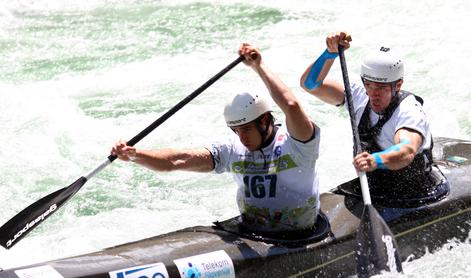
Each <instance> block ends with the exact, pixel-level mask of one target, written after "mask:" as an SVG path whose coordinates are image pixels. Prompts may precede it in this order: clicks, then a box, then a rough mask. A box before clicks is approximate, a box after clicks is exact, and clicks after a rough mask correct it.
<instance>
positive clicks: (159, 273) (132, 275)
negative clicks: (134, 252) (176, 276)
mask: <svg viewBox="0 0 471 278" xmlns="http://www.w3.org/2000/svg"><path fill="white" fill-rule="evenodd" d="M109 275H110V277H111V278H142V277H151V278H169V276H168V272H167V269H166V268H165V265H164V264H163V263H156V264H146V265H140V266H135V267H130V268H126V269H120V270H116V271H112V272H110V273H109Z"/></svg>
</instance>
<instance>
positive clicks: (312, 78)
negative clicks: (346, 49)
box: [304, 49, 339, 90]
mask: <svg viewBox="0 0 471 278" xmlns="http://www.w3.org/2000/svg"><path fill="white" fill-rule="evenodd" d="M337 56H339V54H338V53H330V52H329V51H328V50H327V49H326V50H325V51H324V52H323V53H322V55H321V56H319V58H317V60H316V61H315V62H314V64H313V65H312V66H311V69H310V70H309V73H308V74H307V76H306V80H305V81H304V86H305V87H306V88H307V89H309V90H314V89H315V88H317V87H319V86H320V85H321V84H322V81H323V80H319V81H317V78H318V77H319V74H320V73H321V70H322V68H323V67H324V64H325V61H327V59H335V58H337Z"/></svg>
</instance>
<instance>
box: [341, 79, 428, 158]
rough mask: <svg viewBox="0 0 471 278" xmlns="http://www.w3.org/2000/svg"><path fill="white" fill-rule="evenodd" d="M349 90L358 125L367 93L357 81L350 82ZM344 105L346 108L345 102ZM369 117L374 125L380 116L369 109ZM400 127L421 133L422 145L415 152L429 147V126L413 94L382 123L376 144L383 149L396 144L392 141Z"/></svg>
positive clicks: (366, 100)
mask: <svg viewBox="0 0 471 278" xmlns="http://www.w3.org/2000/svg"><path fill="white" fill-rule="evenodd" d="M351 91H352V100H353V107H354V111H355V118H356V122H357V125H358V124H359V123H360V119H361V115H362V114H363V111H364V110H365V107H366V105H367V103H368V95H367V94H366V90H365V88H364V87H363V86H362V85H361V84H358V83H353V84H352V86H351ZM345 107H346V108H347V109H348V104H347V103H346V102H345ZM369 117H370V122H371V123H372V125H375V124H376V123H377V122H378V121H379V117H380V116H379V115H378V114H376V113H375V112H374V111H373V110H371V112H370V115H369ZM401 128H409V129H412V130H414V131H416V132H418V133H420V134H421V135H422V146H421V147H420V149H419V150H418V152H417V153H420V152H422V150H423V149H429V148H430V145H431V142H432V134H431V132H430V126H429V123H428V120H427V117H426V116H425V113H424V111H423V109H422V105H421V104H420V103H419V102H418V101H417V100H416V99H415V97H414V96H413V95H410V96H408V97H406V98H405V99H404V100H403V101H402V102H401V103H400V105H399V106H398V107H397V109H396V110H395V111H394V113H393V114H392V116H391V118H390V119H389V120H388V121H387V122H386V123H385V124H384V126H383V128H382V129H381V132H380V134H379V135H378V138H377V141H376V143H377V144H378V146H379V147H381V149H383V150H384V149H387V148H389V147H391V146H394V145H396V143H394V135H395V134H396V132H397V131H398V130H399V129H401Z"/></svg>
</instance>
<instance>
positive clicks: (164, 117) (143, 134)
mask: <svg viewBox="0 0 471 278" xmlns="http://www.w3.org/2000/svg"><path fill="white" fill-rule="evenodd" d="M244 60H245V58H244V56H239V57H238V58H237V59H235V60H234V61H233V62H232V63H230V64H229V65H228V66H227V67H225V68H224V69H222V70H221V71H220V72H219V73H217V74H216V75H215V76H213V77H212V78H211V79H209V80H208V81H206V83H204V84H203V85H201V86H200V87H199V88H198V89H196V90H195V91H194V92H193V93H191V94H190V95H188V96H187V97H186V98H184V99H182V100H181V101H180V102H179V103H177V104H176V105H175V106H174V107H172V108H171V109H169V110H168V111H167V112H165V114H163V115H162V116H160V118H158V119H157V120H155V121H154V122H153V123H152V124H150V125H149V126H148V127H146V128H145V129H144V130H142V131H141V132H139V134H137V135H136V136H134V137H133V138H132V139H131V140H129V141H128V142H127V145H128V146H134V145H135V144H137V143H138V142H139V141H141V140H142V139H143V138H144V137H146V136H147V135H148V134H149V133H151V132H152V131H153V130H154V129H156V128H157V127H158V126H160V125H161V124H162V123H164V122H165V121H166V120H167V119H168V118H170V117H171V116H172V115H173V114H175V113H176V112H177V111H178V110H180V109H181V108H182V107H183V106H185V105H186V104H187V103H188V102H190V101H191V100H193V99H194V98H195V97H197V96H198V95H199V94H201V93H202V92H203V91H204V90H206V89H207V88H208V87H209V86H211V85H212V84H213V83H214V82H216V81H217V80H218V79H219V78H221V77H222V76H223V75H224V74H226V73H227V72H228V71H230V70H231V69H232V68H233V67H235V66H237V65H238V64H239V63H240V62H242V61H244ZM116 158H118V157H117V156H116V155H110V156H108V160H109V161H111V162H113V161H114V160H115V159H116Z"/></svg>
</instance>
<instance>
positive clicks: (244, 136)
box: [232, 122, 262, 152]
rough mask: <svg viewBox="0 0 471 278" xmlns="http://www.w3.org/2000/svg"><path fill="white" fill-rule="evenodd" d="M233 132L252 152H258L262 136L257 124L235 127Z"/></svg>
mask: <svg viewBox="0 0 471 278" xmlns="http://www.w3.org/2000/svg"><path fill="white" fill-rule="evenodd" d="M232 130H233V131H234V132H235V133H236V134H237V136H239V139H240V142H241V143H242V144H243V145H244V146H245V147H246V148H247V149H248V150H249V151H251V152H253V151H256V150H257V149H258V148H259V147H260V145H261V144H262V135H261V134H260V132H259V131H258V129H257V124H256V123H255V122H251V123H248V124H245V125H241V126H237V127H233V128H232Z"/></svg>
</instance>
